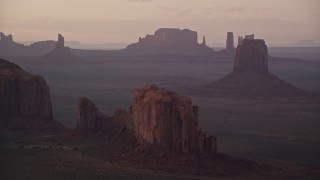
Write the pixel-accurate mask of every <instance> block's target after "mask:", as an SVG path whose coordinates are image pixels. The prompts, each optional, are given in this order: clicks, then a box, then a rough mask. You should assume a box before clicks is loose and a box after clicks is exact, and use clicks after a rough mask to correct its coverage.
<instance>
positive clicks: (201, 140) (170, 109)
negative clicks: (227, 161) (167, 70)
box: [77, 85, 217, 158]
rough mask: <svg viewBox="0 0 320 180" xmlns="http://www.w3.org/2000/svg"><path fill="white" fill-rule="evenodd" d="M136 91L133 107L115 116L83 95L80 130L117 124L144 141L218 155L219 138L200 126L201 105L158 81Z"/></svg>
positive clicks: (106, 127)
mask: <svg viewBox="0 0 320 180" xmlns="http://www.w3.org/2000/svg"><path fill="white" fill-rule="evenodd" d="M133 94H134V95H133V96H134V97H133V98H134V102H133V105H132V106H131V107H130V109H129V111H126V110H117V111H116V112H115V114H114V116H113V117H112V118H111V119H110V118H107V116H106V115H104V114H103V113H102V112H100V111H99V110H98V108H97V107H96V106H95V105H94V103H93V102H92V101H91V100H89V99H87V98H84V97H80V98H79V100H78V118H77V119H78V120H77V129H78V131H80V132H98V131H101V130H102V131H103V130H104V129H110V126H114V127H117V128H120V129H122V130H123V129H126V130H127V131H130V132H132V135H133V136H134V137H135V138H136V140H137V142H138V143H139V144H141V145H143V144H150V145H154V146H158V147H160V148H161V149H163V150H165V151H172V150H173V151H175V152H178V153H181V154H191V155H196V156H201V157H207V158H208V157H214V156H215V155H216V153H217V144H216V138H215V136H207V135H206V133H205V132H203V131H202V130H201V129H200V128H199V125H198V116H199V111H198V107H197V106H193V105H192V102H191V100H190V98H188V97H185V96H181V95H178V94H176V93H174V92H172V91H170V90H167V89H163V88H158V87H157V86H156V85H146V86H144V87H143V88H141V89H137V90H135V91H134V93H133ZM111 121H112V122H111ZM112 124H113V125H112ZM108 126H109V127H108ZM108 131H110V130H107V131H106V132H108Z"/></svg>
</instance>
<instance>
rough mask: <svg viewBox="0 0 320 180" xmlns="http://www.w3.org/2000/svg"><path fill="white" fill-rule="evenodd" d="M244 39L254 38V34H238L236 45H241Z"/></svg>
mask: <svg viewBox="0 0 320 180" xmlns="http://www.w3.org/2000/svg"><path fill="white" fill-rule="evenodd" d="M244 39H251V40H252V39H254V34H250V35H245V36H244V38H243V37H242V36H238V45H242V42H243V40H244Z"/></svg>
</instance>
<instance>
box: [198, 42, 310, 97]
mask: <svg viewBox="0 0 320 180" xmlns="http://www.w3.org/2000/svg"><path fill="white" fill-rule="evenodd" d="M198 91H199V92H198V93H201V94H207V95H213V96H222V97H301V96H302V97H305V96H310V94H309V93H307V92H305V91H303V90H301V89H299V88H297V87H294V86H293V85H290V84H288V83H286V82H285V81H283V80H281V79H279V78H278V77H277V76H275V75H273V74H271V73H270V72H269V71H268V50H267V46H266V45H265V42H264V40H254V39H244V40H243V42H242V44H241V45H238V47H237V51H236V55H235V62H234V67H233V71H232V72H231V73H230V74H228V75H227V76H225V77H223V78H222V79H220V80H218V81H216V82H214V83H213V84H211V85H209V86H207V87H206V88H204V90H203V91H202V90H198Z"/></svg>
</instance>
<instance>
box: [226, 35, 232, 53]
mask: <svg viewBox="0 0 320 180" xmlns="http://www.w3.org/2000/svg"><path fill="white" fill-rule="evenodd" d="M226 49H227V50H234V41H233V32H228V33H227V41H226Z"/></svg>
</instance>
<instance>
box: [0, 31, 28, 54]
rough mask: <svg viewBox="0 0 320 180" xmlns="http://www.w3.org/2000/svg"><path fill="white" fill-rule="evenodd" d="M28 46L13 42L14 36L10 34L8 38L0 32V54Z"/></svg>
mask: <svg viewBox="0 0 320 180" xmlns="http://www.w3.org/2000/svg"><path fill="white" fill-rule="evenodd" d="M25 47H26V46H24V45H23V44H19V43H16V42H14V41H13V36H12V35H11V34H9V35H8V36H6V35H5V34H4V33H2V32H0V52H1V51H8V50H9V51H11V50H12V49H16V50H21V49H24V48H25Z"/></svg>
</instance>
